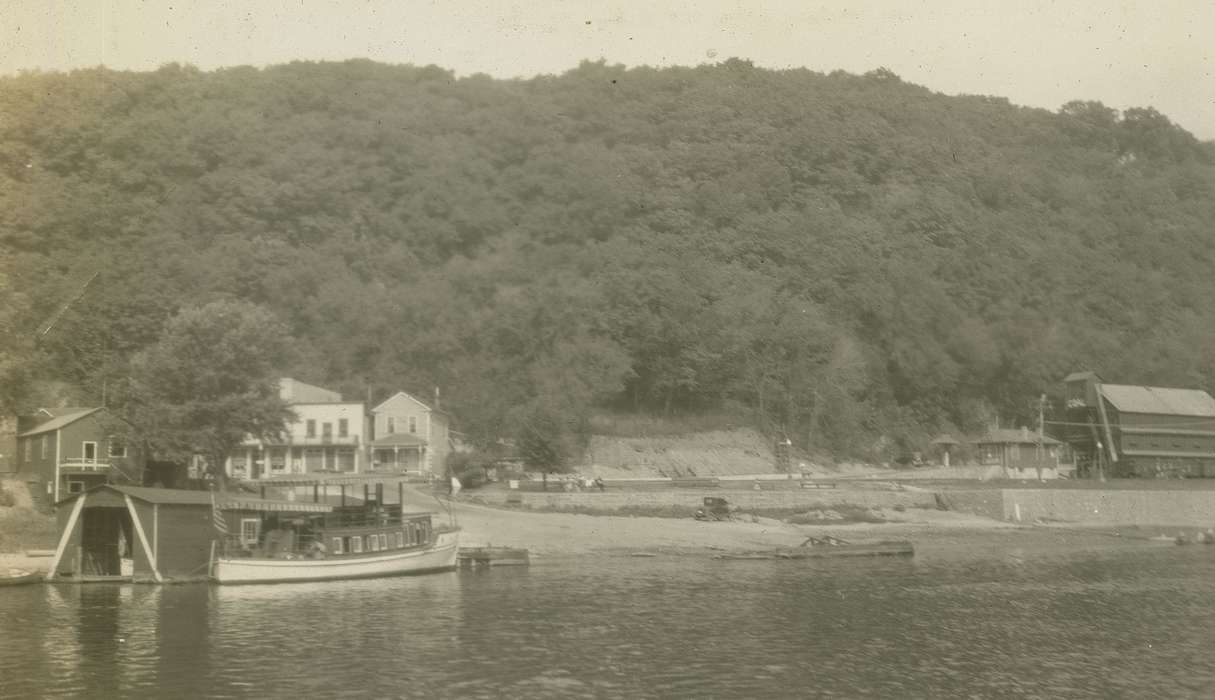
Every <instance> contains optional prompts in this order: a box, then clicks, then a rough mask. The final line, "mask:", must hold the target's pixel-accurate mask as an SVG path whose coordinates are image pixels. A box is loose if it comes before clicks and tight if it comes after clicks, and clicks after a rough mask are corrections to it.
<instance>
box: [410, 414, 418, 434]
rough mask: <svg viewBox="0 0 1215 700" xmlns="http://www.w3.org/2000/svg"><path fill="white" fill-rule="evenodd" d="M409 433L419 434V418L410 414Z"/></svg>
mask: <svg viewBox="0 0 1215 700" xmlns="http://www.w3.org/2000/svg"><path fill="white" fill-rule="evenodd" d="M409 434H410V435H417V434H418V418H417V416H410V417H409Z"/></svg>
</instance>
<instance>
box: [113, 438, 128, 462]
mask: <svg viewBox="0 0 1215 700" xmlns="http://www.w3.org/2000/svg"><path fill="white" fill-rule="evenodd" d="M110 456H111V457H126V456H127V445H126V443H124V442H123V441H122V440H120V439H118V438H113V437H112V438H110Z"/></svg>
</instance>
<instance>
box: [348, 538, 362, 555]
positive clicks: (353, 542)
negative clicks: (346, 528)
mask: <svg viewBox="0 0 1215 700" xmlns="http://www.w3.org/2000/svg"><path fill="white" fill-rule="evenodd" d="M350 551H352V552H354V553H356V554H357V553H359V552H361V551H363V538H362V537H359V536H355V537H351V538H350Z"/></svg>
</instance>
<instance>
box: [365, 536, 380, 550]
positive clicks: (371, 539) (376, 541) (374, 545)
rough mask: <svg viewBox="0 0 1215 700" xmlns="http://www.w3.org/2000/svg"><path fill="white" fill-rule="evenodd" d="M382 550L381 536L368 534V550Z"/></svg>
mask: <svg viewBox="0 0 1215 700" xmlns="http://www.w3.org/2000/svg"><path fill="white" fill-rule="evenodd" d="M379 550H380V538H378V537H376V536H375V535H367V551H368V552H378V551H379Z"/></svg>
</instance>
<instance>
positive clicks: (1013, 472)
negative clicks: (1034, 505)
mask: <svg viewBox="0 0 1215 700" xmlns="http://www.w3.org/2000/svg"><path fill="white" fill-rule="evenodd" d="M975 446H976V447H977V448H978V451H979V463H980V464H983V465H987V466H997V465H998V466H1000V467H1001V468H1003V469H1004V471H1005V473H1006V474H1007V475H1009V476H1018V477H1019V476H1024V475H1025V474H1023V473H1022V470H1032V471H1033V473H1034V474H1035V475H1037V474H1038V471H1039V470H1042V471H1044V472H1046V473H1047V474H1048V475H1049V476H1051V477H1052V478H1053V477H1054V476H1056V475H1057V474H1058V472H1059V471H1060V470H1061V467H1063V462H1062V460H1061V457H1062V450H1061V448H1062V447H1063V446H1062V444H1061V443H1060V442H1059V441H1058V440H1056V439H1054V438H1052V437H1050V436H1047V435H1038V433H1036V432H1031V431H1030V430H1029V429H1028V428H1021V429H1020V430H1013V429H1009V428H992V429H990V430H988V431H987V434H985V435H984V436H983V437H981V438H979V439H978V440H975ZM1067 466H1069V467H1070V465H1067ZM1064 471H1066V470H1064Z"/></svg>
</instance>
